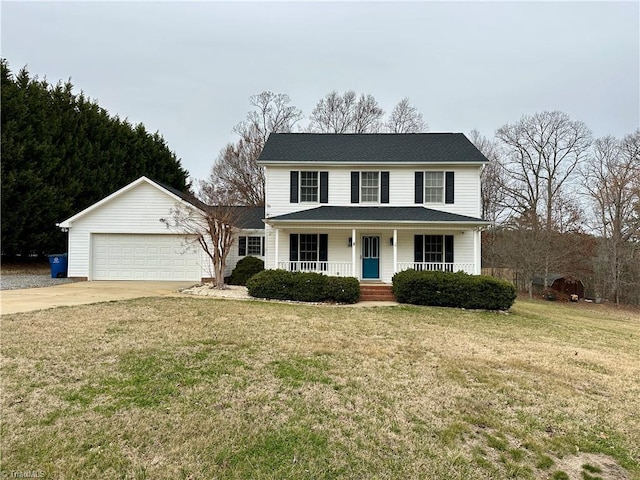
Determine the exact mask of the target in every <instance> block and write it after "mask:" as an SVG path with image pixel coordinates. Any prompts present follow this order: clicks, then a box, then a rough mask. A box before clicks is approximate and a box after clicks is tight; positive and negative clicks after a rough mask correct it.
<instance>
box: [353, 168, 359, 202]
mask: <svg viewBox="0 0 640 480" xmlns="http://www.w3.org/2000/svg"><path fill="white" fill-rule="evenodd" d="M351 203H360V172H351Z"/></svg>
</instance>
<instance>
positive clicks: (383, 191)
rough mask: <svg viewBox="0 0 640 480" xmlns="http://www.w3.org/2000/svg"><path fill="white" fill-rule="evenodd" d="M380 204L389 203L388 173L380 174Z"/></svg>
mask: <svg viewBox="0 0 640 480" xmlns="http://www.w3.org/2000/svg"><path fill="white" fill-rule="evenodd" d="M380 203H389V172H380Z"/></svg>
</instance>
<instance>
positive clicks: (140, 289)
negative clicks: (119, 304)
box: [0, 281, 194, 315]
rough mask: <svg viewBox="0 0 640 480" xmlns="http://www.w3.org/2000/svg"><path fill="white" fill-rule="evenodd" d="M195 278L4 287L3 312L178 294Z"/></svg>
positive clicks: (0, 304)
mask: <svg viewBox="0 0 640 480" xmlns="http://www.w3.org/2000/svg"><path fill="white" fill-rule="evenodd" d="M193 284H194V282H145V281H136V282H127V281H118V282H116V281H100V282H76V283H68V284H65V285H56V286H55V287H43V288H27V289H22V290H2V291H0V312H2V314H3V315H5V314H9V313H19V312H31V311H33V310H42V309H45V308H53V307H61V306H72V305H86V304H88V303H98V302H109V301H113V300H126V299H129V298H140V297H171V296H177V295H179V294H178V290H179V289H181V288H186V287H189V286H191V285H193Z"/></svg>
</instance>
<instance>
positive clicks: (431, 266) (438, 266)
mask: <svg viewBox="0 0 640 480" xmlns="http://www.w3.org/2000/svg"><path fill="white" fill-rule="evenodd" d="M409 269H413V270H417V271H419V272H424V271H427V272H459V271H461V270H462V271H463V272H465V273H469V274H473V270H474V268H473V263H439V262H438V263H434V262H398V271H399V272H401V271H403V270H409Z"/></svg>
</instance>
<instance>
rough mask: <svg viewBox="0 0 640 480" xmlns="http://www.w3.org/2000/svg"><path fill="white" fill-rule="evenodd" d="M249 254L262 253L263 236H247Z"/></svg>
mask: <svg viewBox="0 0 640 480" xmlns="http://www.w3.org/2000/svg"><path fill="white" fill-rule="evenodd" d="M247 255H262V237H247Z"/></svg>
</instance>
